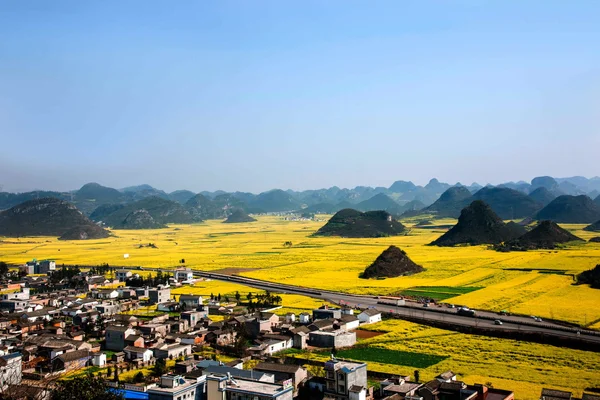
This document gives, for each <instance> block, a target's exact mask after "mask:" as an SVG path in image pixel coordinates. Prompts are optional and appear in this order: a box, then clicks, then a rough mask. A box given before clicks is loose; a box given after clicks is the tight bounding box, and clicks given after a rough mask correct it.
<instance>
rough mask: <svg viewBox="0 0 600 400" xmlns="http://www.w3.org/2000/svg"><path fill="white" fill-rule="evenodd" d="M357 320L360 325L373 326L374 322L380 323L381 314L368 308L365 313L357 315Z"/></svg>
mask: <svg viewBox="0 0 600 400" xmlns="http://www.w3.org/2000/svg"><path fill="white" fill-rule="evenodd" d="M358 320H359V321H360V322H361V323H362V324H374V323H375V322H380V321H381V312H380V311H377V310H376V309H374V308H368V309H366V310H365V311H363V312H361V313H360V314H358Z"/></svg>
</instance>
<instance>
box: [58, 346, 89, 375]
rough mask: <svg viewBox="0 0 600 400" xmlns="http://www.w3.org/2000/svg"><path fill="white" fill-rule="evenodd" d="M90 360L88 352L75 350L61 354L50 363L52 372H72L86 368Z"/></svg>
mask: <svg viewBox="0 0 600 400" xmlns="http://www.w3.org/2000/svg"><path fill="white" fill-rule="evenodd" d="M91 358H92V353H90V351H89V350H75V351H69V352H66V353H63V354H61V355H59V356H58V357H56V358H55V359H54V360H53V361H52V369H53V370H54V371H63V370H64V371H72V370H76V369H80V368H83V367H85V366H87V364H88V362H89V361H90V359H91Z"/></svg>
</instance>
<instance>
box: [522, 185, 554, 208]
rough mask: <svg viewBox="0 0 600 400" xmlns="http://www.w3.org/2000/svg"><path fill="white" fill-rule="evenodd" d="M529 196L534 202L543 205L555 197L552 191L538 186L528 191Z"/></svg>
mask: <svg viewBox="0 0 600 400" xmlns="http://www.w3.org/2000/svg"><path fill="white" fill-rule="evenodd" d="M529 197H531V198H532V199H533V200H534V201H535V202H537V203H540V204H541V205H543V206H544V207H546V206H547V205H548V204H550V202H552V200H554V199H555V198H557V197H558V196H556V195H555V194H554V193H552V192H551V191H550V190H548V189H546V188H545V187H543V186H542V187H539V188H537V189H535V190H534V191H533V192H531V193H529Z"/></svg>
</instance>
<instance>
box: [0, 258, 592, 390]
mask: <svg viewBox="0 0 600 400" xmlns="http://www.w3.org/2000/svg"><path fill="white" fill-rule="evenodd" d="M42 265H43V266H42ZM25 267H26V268H33V274H34V275H36V276H25V277H24V278H23V279H22V280H21V281H19V282H11V283H6V284H4V285H3V286H2V288H1V289H2V290H0V310H1V311H2V313H1V314H0V390H1V393H6V392H7V389H9V388H15V387H27V388H28V389H29V391H27V392H26V393H31V389H32V388H34V389H36V390H37V391H35V393H36V396H37V397H35V398H36V400H42V399H44V398H47V397H48V394H49V392H48V388H47V386H48V385H44V384H42V382H45V381H46V380H47V379H50V378H52V377H57V376H61V375H62V374H64V373H66V372H69V371H73V370H80V369H84V368H87V367H90V366H96V367H100V368H102V367H107V366H110V367H112V368H115V370H116V369H117V368H122V367H123V366H124V365H127V366H129V367H130V368H142V367H149V366H152V365H154V364H156V362H157V360H173V361H171V362H174V367H173V369H172V371H171V372H170V373H168V374H166V375H163V376H161V377H159V378H157V379H156V380H155V381H150V382H149V381H146V382H144V383H137V384H134V383H122V382H121V383H119V382H115V381H112V380H109V381H108V382H107V384H109V385H110V386H113V387H115V389H117V390H121V391H122V392H123V394H124V396H125V398H126V399H129V398H131V399H142V400H145V399H148V400H216V399H219V400H224V399H234V400H249V399H252V400H266V399H281V400H288V399H293V398H308V399H338V400H342V399H348V400H367V399H386V400H397V399H408V400H454V399H456V400H512V399H513V393H512V392H511V391H504V390H499V389H494V388H488V387H486V386H485V385H467V384H465V383H463V382H460V381H458V380H457V378H456V375H455V374H453V373H451V372H447V373H444V374H441V375H440V376H438V377H437V378H436V379H434V380H432V381H429V382H415V381H411V379H410V378H409V377H402V376H391V375H390V376H388V377H386V378H385V379H383V380H382V381H381V382H380V386H379V388H378V389H377V390H374V388H373V387H371V386H370V385H369V382H368V381H367V375H368V372H367V365H366V364H365V363H358V362H353V361H348V360H343V359H337V358H335V356H334V355H332V357H331V359H330V360H329V361H327V362H325V363H321V364H320V365H317V367H319V368H320V371H322V373H315V374H310V373H308V371H307V369H306V368H304V367H303V366H302V365H300V364H298V363H294V362H292V361H298V362H299V363H302V361H301V360H297V359H294V358H288V359H286V358H285V357H279V356H277V353H279V352H282V351H285V350H288V349H292V348H295V349H300V350H302V349H307V348H311V349H312V348H317V349H318V348H321V349H323V351H327V352H329V350H330V349H331V351H332V353H335V350H336V349H340V348H347V347H350V346H353V345H354V344H355V343H356V341H357V338H356V332H355V330H356V329H357V328H359V327H360V325H362V324H370V323H375V322H379V321H381V317H382V316H381V313H380V312H379V311H377V310H374V309H366V310H363V311H361V312H360V313H358V314H357V313H356V312H355V310H354V309H352V308H348V307H342V308H334V307H328V306H322V307H320V308H318V309H315V310H313V311H312V313H301V314H298V315H296V314H293V313H288V314H286V315H285V316H279V315H277V314H275V313H273V312H271V311H272V310H271V311H268V310H265V311H259V312H254V313H241V314H240V313H234V308H235V306H236V305H235V304H231V303H228V304H222V303H220V302H219V301H218V300H217V299H211V300H210V301H207V302H205V301H204V299H203V298H202V297H201V296H198V295H192V294H189V295H180V296H179V297H178V298H177V300H175V299H174V297H173V296H172V294H171V287H172V286H171V285H170V284H165V285H157V286H155V287H128V286H119V287H115V288H106V287H107V286H109V285H111V284H113V283H116V282H126V281H128V280H129V279H130V278H132V276H134V272H133V271H131V270H124V269H123V270H118V271H116V273H115V279H107V278H106V277H104V276H93V275H90V274H88V273H84V272H82V273H78V274H77V275H75V276H73V277H70V278H69V280H70V281H71V282H70V283H73V281H77V283H78V284H77V285H69V284H68V283H69V282H62V281H61V282H58V284H57V283H56V282H53V283H52V285H53V286H52V289H53V290H52V291H48V290H37V289H36V288H42V287H44V286H45V287H47V286H48V285H50V281H49V280H48V275H51V274H52V273H53V271H55V270H56V266H55V265H54V263H53V262H37V261H35V262H32V263H31V265H29V263H28V264H27V265H26V266H24V267H23V268H25ZM36 271H37V272H36ZM40 271H45V272H40ZM42 274H47V276H42ZM192 280H193V274H192V273H191V271H190V270H187V269H185V268H180V269H177V270H176V271H175V273H174V276H173V278H172V282H170V283H173V284H182V283H184V282H190V281H192ZM82 283H83V284H82ZM73 287H77V289H74V288H73ZM149 305H152V306H156V310H157V311H164V312H156V313H154V314H153V316H148V317H146V318H142V317H139V318H138V317H136V316H134V315H132V313H131V312H130V311H131V310H134V311H135V310H136V309H137V308H138V307H141V306H149ZM214 314H220V315H221V318H219V319H220V321H213V320H212V319H211V315H214ZM208 347H212V348H213V349H215V350H217V351H220V352H225V353H227V352H233V353H235V354H236V355H237V356H238V357H240V359H237V360H235V361H232V362H230V363H227V364H223V363H221V362H219V361H216V360H207V359H203V358H202V357H200V356H199V354H201V353H203V352H204V350H206V349H207V348H208ZM230 354H231V353H230ZM249 360H255V361H254V362H253V363H252V365H254V367H253V368H252V369H248V368H246V369H245V368H244V365H245V364H244V363H245V362H246V361H249ZM286 362H292V363H291V364H288V363H286ZM317 364H319V363H317ZM380 375H381V374H380ZM378 377H379V378H381V376H378ZM25 380H26V382H27V383H25ZM32 382H33V383H32ZM35 382H39V384H36V383H35ZM23 393H25V392H23ZM40 393H41V395H40ZM3 397H6V398H8V397H7V396H3ZM13 398H22V399H25V398H33V397H32V396H30V395H22V396H20V397H19V396H16V397H14V396H13ZM545 400H573V399H571V398H569V399H565V398H560V399H558V398H557V399H554V398H551V397H545ZM584 400H600V399H592V398H590V397H588V398H586V399H584Z"/></svg>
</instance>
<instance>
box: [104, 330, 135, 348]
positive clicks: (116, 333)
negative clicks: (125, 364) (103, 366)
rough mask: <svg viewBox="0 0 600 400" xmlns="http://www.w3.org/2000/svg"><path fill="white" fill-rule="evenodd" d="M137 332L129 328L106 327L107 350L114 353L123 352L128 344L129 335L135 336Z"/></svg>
mask: <svg viewBox="0 0 600 400" xmlns="http://www.w3.org/2000/svg"><path fill="white" fill-rule="evenodd" d="M135 333H136V332H135V330H133V329H131V328H130V327H128V326H121V325H111V326H107V327H106V333H105V334H104V337H105V339H106V349H107V350H112V351H122V350H123V349H124V348H125V346H126V344H125V338H127V336H129V335H135Z"/></svg>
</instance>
